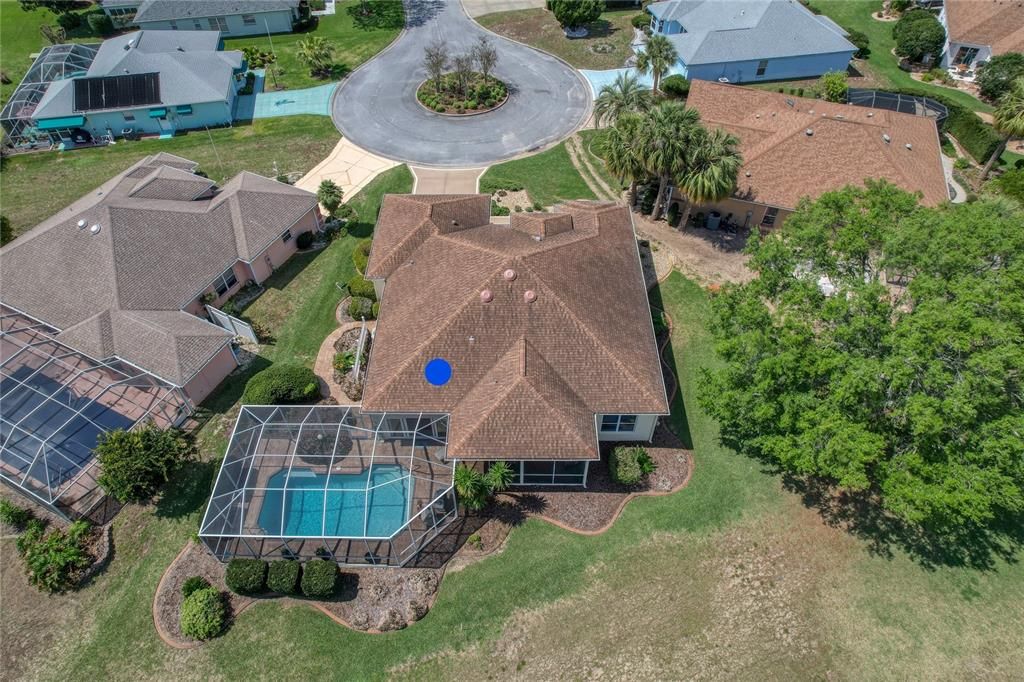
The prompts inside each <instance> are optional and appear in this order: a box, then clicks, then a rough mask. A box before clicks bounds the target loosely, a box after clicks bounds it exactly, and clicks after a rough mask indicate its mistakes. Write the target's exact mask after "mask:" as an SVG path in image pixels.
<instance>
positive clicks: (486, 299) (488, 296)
mask: <svg viewBox="0 0 1024 682" xmlns="http://www.w3.org/2000/svg"><path fill="white" fill-rule="evenodd" d="M493 300H494V294H493V293H492V292H491V290H490V289H484V290H483V291H481V292H480V302H481V303H490V302H491V301H493Z"/></svg>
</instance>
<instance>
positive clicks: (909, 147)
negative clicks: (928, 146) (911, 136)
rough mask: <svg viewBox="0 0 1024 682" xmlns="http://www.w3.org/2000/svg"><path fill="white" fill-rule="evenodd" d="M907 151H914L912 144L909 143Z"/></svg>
mask: <svg viewBox="0 0 1024 682" xmlns="http://www.w3.org/2000/svg"><path fill="white" fill-rule="evenodd" d="M907 149H910V150H913V149H914V147H913V146H912V145H911V144H910V143H909V142H908V143H907Z"/></svg>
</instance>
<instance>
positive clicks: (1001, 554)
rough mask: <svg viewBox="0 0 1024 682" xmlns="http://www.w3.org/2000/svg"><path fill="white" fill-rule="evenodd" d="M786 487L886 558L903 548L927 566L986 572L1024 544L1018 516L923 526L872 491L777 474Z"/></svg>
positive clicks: (1023, 519) (1012, 559)
mask: <svg viewBox="0 0 1024 682" xmlns="http://www.w3.org/2000/svg"><path fill="white" fill-rule="evenodd" d="M782 484H783V487H785V488H786V490H788V491H790V492H793V493H796V494H797V495H799V496H800V499H801V501H802V502H803V504H804V505H805V506H806V507H808V508H810V509H813V510H815V511H816V512H818V514H819V515H820V516H821V518H822V519H823V520H824V521H825V523H826V524H828V525H829V526H831V527H833V528H840V529H842V530H844V531H846V532H848V533H850V534H852V535H854V536H855V537H857V538H860V539H861V540H864V541H865V542H866V543H867V546H868V551H869V552H870V553H871V554H873V555H875V556H880V557H884V558H886V559H891V558H893V557H894V556H895V553H896V552H897V551H903V552H905V553H906V554H907V555H908V556H909V557H910V558H911V559H912V560H913V561H915V562H916V563H918V564H919V565H921V566H922V567H924V568H926V569H928V570H935V569H937V568H940V567H963V568H971V569H975V570H984V571H991V570H994V569H995V567H996V563H997V561H1000V560H1002V561H1005V562H1007V563H1017V561H1018V558H1017V555H1018V553H1019V552H1020V551H1021V549H1022V548H1024V515H1021V514H1018V515H1008V516H1007V517H1004V518H1001V519H999V520H998V521H997V522H996V523H994V524H992V525H990V526H981V525H957V526H950V527H946V528H942V529H929V528H925V527H922V526H918V525H914V524H910V523H907V522H905V521H903V520H902V519H899V518H896V517H895V516H893V515H892V514H891V513H889V512H888V511H886V510H885V509H884V508H883V507H882V505H881V503H880V499H879V496H878V495H877V493H875V492H872V491H865V492H848V491H841V490H838V489H837V488H835V486H833V485H832V484H831V483H830V482H828V481H825V480H822V479H817V478H804V477H798V476H792V475H790V474H783V475H782Z"/></svg>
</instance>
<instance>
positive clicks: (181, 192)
mask: <svg viewBox="0 0 1024 682" xmlns="http://www.w3.org/2000/svg"><path fill="white" fill-rule="evenodd" d="M196 168H197V164H196V163H195V162H192V161H189V160H187V159H183V158H180V157H177V156H173V155H171V154H166V153H160V154H157V155H155V156H151V157H147V158H145V159H143V160H141V161H139V162H138V163H136V164H135V165H133V166H132V167H131V168H129V169H128V170H126V171H125V172H123V173H121V174H119V175H117V176H116V177H114V178H113V179H111V180H110V181H108V182H107V183H105V184H104V185H102V186H101V187H99V188H98V189H97V190H96V191H94V192H90V193H89V194H88V195H86V196H85V197H83V198H81V199H79V200H78V201H76V202H75V203H74V204H72V205H71V206H68V207H67V208H65V209H64V210H62V211H60V212H59V213H57V214H56V215H54V216H53V217H51V218H49V219H47V220H45V221H44V222H42V223H40V224H39V225H37V226H36V227H35V228H33V229H32V230H30V231H29V232H27V233H25V234H24V235H22V236H21V237H19V238H18V239H16V240H14V241H13V242H12V243H10V244H8V245H7V246H5V247H3V249H0V277H2V279H3V289H2V291H0V298H2V304H3V305H4V306H6V307H8V308H11V309H14V310H16V311H18V312H20V313H23V314H25V315H28V316H31V317H32V318H34V319H36V320H39V321H40V322H42V323H45V324H46V325H48V326H49V327H52V328H53V329H54V330H56V335H55V337H54V338H55V339H56V341H58V342H60V343H62V344H65V345H67V346H70V347H72V348H74V349H76V350H77V351H80V352H82V353H85V354H86V355H88V356H90V357H92V358H95V359H97V360H105V359H107V358H118V359H120V360H123V361H125V362H128V363H131V364H132V365H134V366H136V367H139V368H141V369H143V370H146V371H147V372H149V373H151V374H153V375H155V376H157V377H159V378H160V379H161V380H163V381H165V382H167V383H168V384H171V385H173V386H175V387H180V388H181V389H182V390H183V392H184V394H185V395H186V396H187V397H188V398H189V399H190V400H191V402H193V403H199V402H201V401H202V400H203V399H204V398H206V396H207V395H209V393H210V392H211V391H212V390H213V389H214V388H215V387H216V386H217V385H218V384H219V383H220V382H221V380H222V379H224V377H225V376H227V375H228V373H229V372H231V371H232V370H233V369H234V368H235V367H236V365H237V363H236V361H235V356H234V352H233V349H232V346H231V340H232V334H230V333H228V332H227V331H225V330H224V329H222V328H221V327H219V326H216V325H214V324H212V323H210V322H208V321H207V320H206V319H205V318H204V317H203V316H204V314H205V313H204V304H206V303H209V304H211V305H213V306H217V305H220V304H221V303H223V302H224V301H225V300H227V299H228V298H229V297H230V296H231V295H232V294H234V293H235V292H236V291H237V290H238V289H239V288H241V287H242V286H243V285H244V284H245V282H247V281H249V280H252V281H253V282H256V283H259V282H262V281H264V280H265V279H266V278H267V277H268V276H269V275H270V273H271V272H272V271H273V269H274V268H275V267H277V266H279V265H281V264H282V263H284V262H285V261H286V260H288V258H289V257H290V256H291V255H292V254H293V253H294V252H295V249H296V246H295V243H296V240H295V237H296V236H298V235H299V234H300V233H302V232H307V231H310V230H316V229H318V228H319V220H320V216H319V209H318V207H317V201H316V197H315V196H314V195H313V194H311V193H309V192H306V191H305V190H300V189H297V188H295V187H292V186H291V185H286V184H283V183H279V182H276V181H274V180H270V179H268V178H264V177H261V176H259V175H255V174H253V173H240V174H239V175H237V176H235V177H234V178H232V179H231V180H229V181H228V182H226V183H225V184H224V185H223V186H222V187H218V186H216V185H215V184H214V183H213V181H212V180H209V179H207V178H205V177H202V176H201V175H196V174H195V173H194V171H195V170H196Z"/></svg>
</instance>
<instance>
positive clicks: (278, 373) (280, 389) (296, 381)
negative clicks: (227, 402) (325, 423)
mask: <svg viewBox="0 0 1024 682" xmlns="http://www.w3.org/2000/svg"><path fill="white" fill-rule="evenodd" d="M319 395H320V384H319V383H318V381H317V378H316V374H314V373H313V370H311V369H309V368H308V367H303V366H302V365H292V364H287V363H281V364H275V365H271V366H270V367H268V368H267V369H265V370H263V371H262V372H257V373H256V374H254V375H252V377H251V378H250V379H249V381H248V383H246V384H245V391H244V392H243V393H242V402H243V403H246V404H248V405H281V404H292V403H304V402H309V401H310V400H315V399H316V398H317V397H319Z"/></svg>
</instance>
